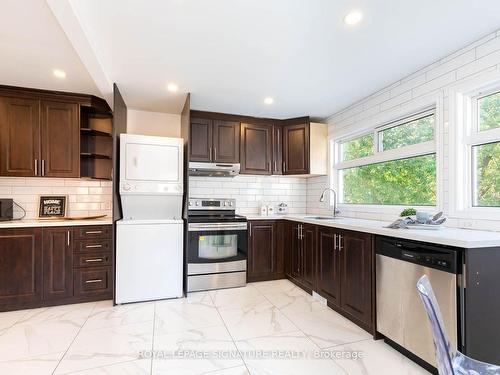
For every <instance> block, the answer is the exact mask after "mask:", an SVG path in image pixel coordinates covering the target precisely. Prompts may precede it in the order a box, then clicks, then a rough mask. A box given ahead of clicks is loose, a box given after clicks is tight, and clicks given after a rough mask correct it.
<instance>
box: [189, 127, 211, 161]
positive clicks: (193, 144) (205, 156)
mask: <svg viewBox="0 0 500 375" xmlns="http://www.w3.org/2000/svg"><path fill="white" fill-rule="evenodd" d="M189 161H205V162H211V161H212V120H204V119H197V118H192V119H191V123H190V135H189Z"/></svg>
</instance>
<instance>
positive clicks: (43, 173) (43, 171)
mask: <svg viewBox="0 0 500 375" xmlns="http://www.w3.org/2000/svg"><path fill="white" fill-rule="evenodd" d="M42 176H45V160H43V159H42Z"/></svg>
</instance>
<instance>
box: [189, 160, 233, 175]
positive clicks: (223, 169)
mask: <svg viewBox="0 0 500 375" xmlns="http://www.w3.org/2000/svg"><path fill="white" fill-rule="evenodd" d="M239 173H240V164H239V163H237V164H223V163H193V162H190V163H189V175H190V176H203V177H234V176H237V175H238V174H239Z"/></svg>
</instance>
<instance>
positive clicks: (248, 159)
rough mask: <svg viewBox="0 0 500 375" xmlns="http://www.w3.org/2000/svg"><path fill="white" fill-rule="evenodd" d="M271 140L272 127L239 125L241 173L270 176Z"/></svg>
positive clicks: (266, 125)
mask: <svg viewBox="0 0 500 375" xmlns="http://www.w3.org/2000/svg"><path fill="white" fill-rule="evenodd" d="M272 139H273V126H272V125H269V124H246V123H242V124H241V152H240V162H241V169H240V172H241V173H244V174H261V175H270V174H272V161H273V160H272Z"/></svg>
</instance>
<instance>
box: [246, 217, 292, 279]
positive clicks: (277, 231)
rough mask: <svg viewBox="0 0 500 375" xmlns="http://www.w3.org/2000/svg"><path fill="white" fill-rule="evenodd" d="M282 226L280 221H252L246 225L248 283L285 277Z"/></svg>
mask: <svg viewBox="0 0 500 375" xmlns="http://www.w3.org/2000/svg"><path fill="white" fill-rule="evenodd" d="M283 225H284V223H283V222H282V221H281V220H278V221H277V220H253V221H250V222H249V223H248V259H247V280H248V282H252V281H264V280H276V279H281V278H284V277H285V270H284V257H283V250H284V249H283V238H284V233H283Z"/></svg>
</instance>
